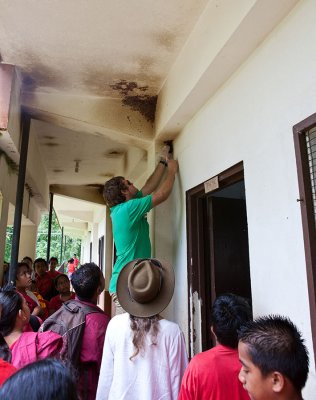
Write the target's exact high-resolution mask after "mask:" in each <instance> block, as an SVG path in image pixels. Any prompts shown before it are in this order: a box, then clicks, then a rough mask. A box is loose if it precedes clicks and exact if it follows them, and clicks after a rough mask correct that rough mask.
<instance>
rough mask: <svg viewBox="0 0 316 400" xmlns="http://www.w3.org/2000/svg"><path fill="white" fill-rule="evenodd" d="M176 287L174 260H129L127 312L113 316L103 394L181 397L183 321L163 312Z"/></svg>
mask: <svg viewBox="0 0 316 400" xmlns="http://www.w3.org/2000/svg"><path fill="white" fill-rule="evenodd" d="M173 291H174V272H173V269H172V267H171V266H169V265H167V264H164V263H162V262H159V261H158V260H156V259H139V260H134V261H132V262H130V263H128V264H127V265H126V266H125V267H124V268H123V269H122V271H121V272H120V275H119V277H118V281H117V296H118V300H119V302H120V304H121V305H122V307H123V308H124V310H125V311H127V313H124V314H121V315H117V316H115V317H114V318H112V319H111V321H110V322H109V325H108V328H107V332H106V335H105V342H104V348H103V358H102V365H101V371H100V377H99V385H98V391H97V400H104V399H111V400H114V399H121V400H138V399H142V400H157V399H162V398H163V399H165V400H176V399H177V397H178V393H179V389H180V384H181V379H182V376H183V373H184V371H185V368H186V366H187V363H188V359H187V354H186V347H185V342H184V336H183V333H182V332H181V330H180V328H179V326H178V325H177V324H175V323H174V322H171V321H168V320H166V319H164V318H163V317H161V316H160V313H161V312H162V311H163V310H164V309H165V308H166V307H167V305H168V304H169V302H170V300H171V298H172V295H173Z"/></svg>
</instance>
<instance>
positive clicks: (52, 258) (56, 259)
mask: <svg viewBox="0 0 316 400" xmlns="http://www.w3.org/2000/svg"><path fill="white" fill-rule="evenodd" d="M53 260H55V261H56V263H57V264H58V258H57V257H51V258H50V259H49V264H50V262H51V261H53Z"/></svg>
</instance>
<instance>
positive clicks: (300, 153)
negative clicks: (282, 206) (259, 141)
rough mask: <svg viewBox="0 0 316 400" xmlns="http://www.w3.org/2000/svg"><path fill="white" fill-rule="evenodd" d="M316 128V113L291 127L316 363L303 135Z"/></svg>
mask: <svg viewBox="0 0 316 400" xmlns="http://www.w3.org/2000/svg"><path fill="white" fill-rule="evenodd" d="M315 126H316V113H315V114H312V115H310V116H309V117H307V118H306V119H304V120H303V121H301V122H299V123H298V124H296V125H294V126H293V137H294V147H295V155H296V166H297V177H298V186H299V196H300V197H299V198H298V199H297V201H298V202H299V203H300V207H301V218H302V228H303V238H304V250H305V261H306V274H307V286H308V296H309V309H310V319H311V329H312V339H313V348H314V361H315V362H316V228H315V224H314V204H313V196H312V189H311V178H310V171H309V162H308V154H307V147H306V140H305V134H306V132H307V131H309V130H310V129H312V128H314V127H315Z"/></svg>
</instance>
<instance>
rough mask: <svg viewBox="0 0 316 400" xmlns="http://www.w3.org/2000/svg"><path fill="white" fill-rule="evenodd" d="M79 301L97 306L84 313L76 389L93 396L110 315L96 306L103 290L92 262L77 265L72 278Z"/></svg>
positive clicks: (87, 395)
mask: <svg viewBox="0 0 316 400" xmlns="http://www.w3.org/2000/svg"><path fill="white" fill-rule="evenodd" d="M71 283H72V286H73V288H74V290H75V293H76V300H75V301H78V302H79V303H83V304H86V305H89V306H90V307H94V308H95V309H96V311H98V312H95V313H91V314H88V315H87V316H86V323H85V328H84V332H83V338H82V345H81V350H80V362H79V371H80V374H79V380H78V386H77V388H78V393H79V395H81V397H82V398H83V399H87V400H95V396H96V391H97V385H98V380H99V373H100V367H101V361H102V353H103V344H104V338H105V332H106V328H107V326H108V323H109V321H110V317H109V316H108V315H107V314H105V313H104V312H103V311H102V310H101V309H99V307H98V306H97V301H98V297H99V295H100V294H101V293H102V292H103V290H104V285H105V281H104V277H103V274H102V272H101V270H100V268H99V267H98V266H97V265H96V264H94V263H86V264H84V265H82V266H81V267H80V268H78V269H77V270H76V271H75V272H74V273H73V275H72V278H71Z"/></svg>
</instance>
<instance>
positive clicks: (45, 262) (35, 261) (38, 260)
mask: <svg viewBox="0 0 316 400" xmlns="http://www.w3.org/2000/svg"><path fill="white" fill-rule="evenodd" d="M39 262H42V263H44V264H45V265H46V267H47V261H46V260H45V258H40V257H39V258H37V259H36V260H34V263H33V266H34V269H35V264H36V263H39Z"/></svg>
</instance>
